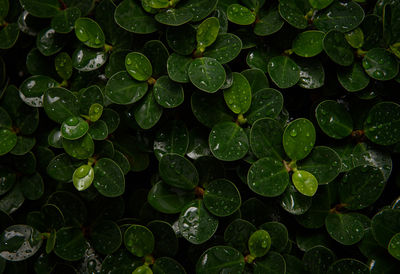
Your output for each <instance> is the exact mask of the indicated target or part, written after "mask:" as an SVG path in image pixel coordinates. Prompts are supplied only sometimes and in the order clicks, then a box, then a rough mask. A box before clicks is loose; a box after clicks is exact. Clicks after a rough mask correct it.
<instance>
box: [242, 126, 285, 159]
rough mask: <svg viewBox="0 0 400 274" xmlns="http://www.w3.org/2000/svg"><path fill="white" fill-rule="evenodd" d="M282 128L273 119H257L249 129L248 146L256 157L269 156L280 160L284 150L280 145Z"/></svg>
mask: <svg viewBox="0 0 400 274" xmlns="http://www.w3.org/2000/svg"><path fill="white" fill-rule="evenodd" d="M282 135H283V128H282V126H281V125H280V124H279V122H277V121H276V120H274V119H271V118H262V119H259V120H257V121H256V122H255V123H254V124H253V126H252V128H251V131H250V146H251V150H252V152H253V153H254V154H255V155H256V156H257V158H264V157H270V158H274V159H277V160H280V161H282V160H283V157H284V151H283V146H282Z"/></svg>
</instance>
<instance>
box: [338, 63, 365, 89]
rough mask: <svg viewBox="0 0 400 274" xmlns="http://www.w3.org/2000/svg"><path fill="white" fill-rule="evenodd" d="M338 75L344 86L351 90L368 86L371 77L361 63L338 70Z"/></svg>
mask: <svg viewBox="0 0 400 274" xmlns="http://www.w3.org/2000/svg"><path fill="white" fill-rule="evenodd" d="M337 77H338V80H339V83H340V84H341V85H342V87H344V88H345V89H346V90H347V91H349V92H354V91H360V90H363V89H364V88H366V87H367V86H368V84H369V79H370V78H369V77H368V75H367V74H366V73H365V72H364V70H363V68H362V67H361V64H360V63H354V64H353V65H352V66H351V67H346V68H342V69H340V70H338V72H337Z"/></svg>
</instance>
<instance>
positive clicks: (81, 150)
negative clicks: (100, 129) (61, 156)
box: [62, 134, 94, 160]
mask: <svg viewBox="0 0 400 274" xmlns="http://www.w3.org/2000/svg"><path fill="white" fill-rule="evenodd" d="M62 145H63V148H64V150H65V152H67V153H68V154H69V155H70V156H72V157H74V158H76V159H80V160H84V159H87V158H89V157H91V156H92V155H93V153H94V143H93V139H92V137H91V136H90V135H89V134H86V135H84V136H83V137H81V138H79V139H76V140H67V139H63V140H62Z"/></svg>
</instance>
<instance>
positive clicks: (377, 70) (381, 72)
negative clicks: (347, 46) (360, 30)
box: [362, 48, 399, 81]
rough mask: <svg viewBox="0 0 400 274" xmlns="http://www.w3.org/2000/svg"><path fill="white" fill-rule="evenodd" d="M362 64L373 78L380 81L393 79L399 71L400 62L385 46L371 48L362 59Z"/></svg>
mask: <svg viewBox="0 0 400 274" xmlns="http://www.w3.org/2000/svg"><path fill="white" fill-rule="evenodd" d="M362 65H363V67H364V70H365V72H366V73H367V74H368V75H369V76H370V77H371V78H374V79H376V80H380V81H387V80H390V79H393V78H394V77H395V76H396V75H397V74H398V72H399V62H398V61H397V60H396V58H395V57H394V56H393V55H392V54H391V53H390V52H389V51H387V50H386V49H383V48H373V49H371V50H369V51H368V52H367V54H365V56H364V59H363V60H362Z"/></svg>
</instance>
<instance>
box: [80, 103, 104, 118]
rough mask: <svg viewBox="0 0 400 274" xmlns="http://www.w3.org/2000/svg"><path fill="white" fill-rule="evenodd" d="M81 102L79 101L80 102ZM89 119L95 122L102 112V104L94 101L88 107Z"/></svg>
mask: <svg viewBox="0 0 400 274" xmlns="http://www.w3.org/2000/svg"><path fill="white" fill-rule="evenodd" d="M80 103H81V102H80ZM88 114H89V120H90V121H91V122H96V121H97V120H99V119H100V117H101V115H102V114H103V106H102V105H100V104H99V103H94V104H92V105H91V106H90V108H89V113H88Z"/></svg>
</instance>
